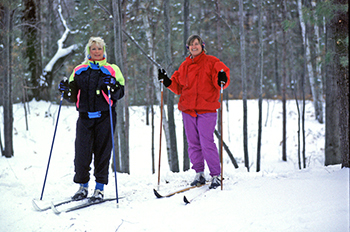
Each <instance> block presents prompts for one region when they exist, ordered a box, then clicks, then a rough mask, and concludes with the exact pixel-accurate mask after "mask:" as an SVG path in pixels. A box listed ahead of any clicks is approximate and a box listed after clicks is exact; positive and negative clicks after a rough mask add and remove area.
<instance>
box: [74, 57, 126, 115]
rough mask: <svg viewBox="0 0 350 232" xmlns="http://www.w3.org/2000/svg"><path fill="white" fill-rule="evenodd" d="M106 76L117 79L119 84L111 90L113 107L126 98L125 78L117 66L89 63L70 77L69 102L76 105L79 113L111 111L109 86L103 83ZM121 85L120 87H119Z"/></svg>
mask: <svg viewBox="0 0 350 232" xmlns="http://www.w3.org/2000/svg"><path fill="white" fill-rule="evenodd" d="M105 76H112V77H115V78H116V80H117V81H118V82H119V83H118V82H117V83H116V86H117V87H119V88H115V89H116V90H115V91H114V88H111V106H112V107H115V105H116V102H117V100H119V99H120V98H122V97H123V96H124V77H123V74H122V73H121V71H120V69H119V67H118V66H117V65H115V64H109V63H107V61H106V59H104V60H102V61H89V62H87V63H83V64H81V65H78V66H76V67H75V68H74V71H73V73H72V74H71V75H70V77H69V88H70V96H69V100H70V101H72V102H75V103H76V107H77V110H78V111H79V112H96V111H108V110H109V106H108V103H109V98H108V91H107V86H106V85H105V84H104V82H103V78H104V77H105ZM118 85H120V86H118Z"/></svg>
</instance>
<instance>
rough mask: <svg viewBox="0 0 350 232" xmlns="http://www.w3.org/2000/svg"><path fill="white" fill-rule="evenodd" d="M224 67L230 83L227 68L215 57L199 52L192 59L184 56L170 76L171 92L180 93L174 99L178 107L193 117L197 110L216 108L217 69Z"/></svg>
mask: <svg viewBox="0 0 350 232" xmlns="http://www.w3.org/2000/svg"><path fill="white" fill-rule="evenodd" d="M221 70H224V72H225V73H226V76H227V83H226V84H225V86H224V88H227V87H228V86H229V84H230V69H229V68H228V67H227V66H226V65H225V64H224V63H223V62H221V61H220V60H219V59H218V58H216V57H214V56H210V55H207V54H205V53H204V52H202V53H201V54H200V55H199V56H197V57H195V58H194V59H192V58H191V57H190V56H188V57H187V58H186V60H185V61H184V62H182V64H181V65H180V67H179V69H178V70H177V71H175V72H174V74H173V75H172V76H171V85H170V86H168V89H170V90H171V91H172V92H174V93H175V94H177V95H181V96H180V99H179V103H178V108H179V110H180V111H182V112H184V113H187V114H189V115H191V116H192V117H197V114H204V113H211V112H216V110H217V109H219V108H220V102H219V98H220V88H221V87H220V86H219V85H218V84H217V83H218V73H219V72H220V71H221Z"/></svg>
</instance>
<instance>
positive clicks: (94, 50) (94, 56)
mask: <svg viewBox="0 0 350 232" xmlns="http://www.w3.org/2000/svg"><path fill="white" fill-rule="evenodd" d="M90 56H91V60H93V61H97V60H103V47H101V46H99V45H97V44H96V43H93V44H92V45H91V47H90Z"/></svg>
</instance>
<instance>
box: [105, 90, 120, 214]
mask: <svg viewBox="0 0 350 232" xmlns="http://www.w3.org/2000/svg"><path fill="white" fill-rule="evenodd" d="M107 89H108V105H109V118H110V121H111V135H112V147H113V159H114V180H115V195H116V198H117V208H119V196H118V182H117V164H116V156H115V148H114V133H113V118H112V106H111V87H110V86H109V85H107Z"/></svg>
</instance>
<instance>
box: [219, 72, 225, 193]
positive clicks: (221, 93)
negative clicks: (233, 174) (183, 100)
mask: <svg viewBox="0 0 350 232" xmlns="http://www.w3.org/2000/svg"><path fill="white" fill-rule="evenodd" d="M221 72H223V70H221ZM224 84H225V82H223V81H221V89H220V95H221V107H220V124H221V125H220V130H221V132H220V134H221V141H220V146H221V147H220V160H221V180H220V182H221V190H223V188H224V186H223V179H224V161H223V155H222V153H223V144H224V143H223V142H224V138H223V136H222V132H223V129H222V118H223V117H222V112H223V111H222V106H223V98H224Z"/></svg>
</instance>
